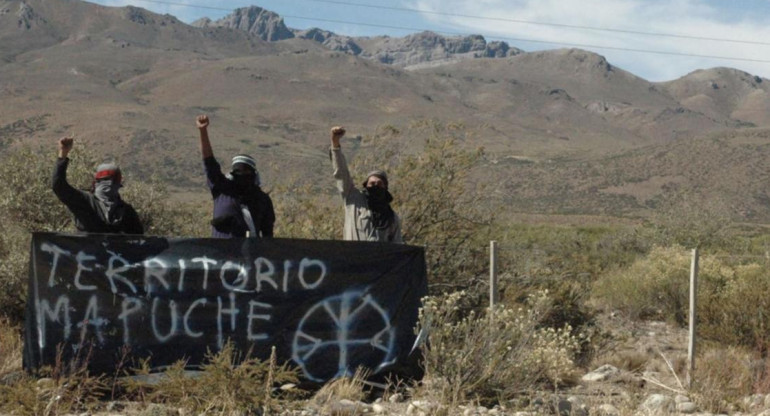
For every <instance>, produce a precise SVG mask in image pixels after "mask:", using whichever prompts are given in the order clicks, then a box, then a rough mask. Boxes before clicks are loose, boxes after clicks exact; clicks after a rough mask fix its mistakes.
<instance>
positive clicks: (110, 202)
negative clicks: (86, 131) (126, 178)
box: [52, 137, 144, 234]
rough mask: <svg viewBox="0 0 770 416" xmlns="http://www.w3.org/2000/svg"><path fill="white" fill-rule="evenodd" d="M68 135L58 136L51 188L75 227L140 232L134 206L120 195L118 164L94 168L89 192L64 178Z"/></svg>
mask: <svg viewBox="0 0 770 416" xmlns="http://www.w3.org/2000/svg"><path fill="white" fill-rule="evenodd" d="M73 145H74V140H73V139H72V138H71V137H63V138H61V139H59V158H58V159H57V161H56V168H55V169H54V172H53V181H52V187H53V192H54V193H55V194H56V196H57V197H58V198H59V200H60V201H61V202H62V203H64V205H65V206H67V208H68V209H69V210H70V212H72V215H74V216H75V227H76V228H77V229H78V230H79V231H83V232H87V233H105V234H121V233H122V234H144V227H142V223H141V222H140V221H139V216H138V215H137V214H136V211H134V208H133V207H132V206H131V205H129V204H127V203H126V202H124V201H123V199H121V198H120V193H119V192H118V190H119V189H120V187H121V186H122V185H123V176H122V175H121V172H120V168H119V167H118V166H117V165H115V164H114V163H104V164H101V165H99V166H98V167H97V168H96V173H95V174H94V180H93V184H92V187H91V192H85V191H81V190H78V189H75V188H73V187H72V186H71V185H70V184H69V183H68V182H67V166H68V165H69V158H68V157H67V156H68V155H69V152H70V150H72V147H73Z"/></svg>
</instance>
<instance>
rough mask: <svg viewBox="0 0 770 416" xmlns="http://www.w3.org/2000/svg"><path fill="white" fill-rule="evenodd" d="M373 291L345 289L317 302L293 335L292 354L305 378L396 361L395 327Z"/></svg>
mask: <svg viewBox="0 0 770 416" xmlns="http://www.w3.org/2000/svg"><path fill="white" fill-rule="evenodd" d="M390 322H391V321H390V316H388V313H387V312H386V311H385V309H383V308H382V306H380V305H379V304H378V303H377V302H376V301H375V300H374V298H373V297H372V295H370V294H364V293H363V292H345V293H343V294H341V295H338V296H332V297H329V298H326V299H324V300H322V301H320V302H318V303H316V304H315V305H313V306H312V307H311V308H310V309H309V310H308V311H307V313H306V314H305V316H303V317H302V320H300V322H299V325H298V327H297V332H296V333H295V334H294V342H293V343H292V358H293V359H294V361H295V362H296V363H297V364H298V365H299V366H300V368H302V371H303V372H304V373H305V377H307V378H308V379H310V380H313V381H319V382H320V381H326V380H330V379H333V378H336V377H342V376H345V375H352V374H353V373H354V372H355V370H356V368H358V367H359V366H364V367H367V368H370V369H373V370H375V371H377V370H378V369H380V368H382V367H384V366H386V365H388V364H391V363H392V362H393V361H394V356H395V352H394V346H395V328H393V326H391V324H390Z"/></svg>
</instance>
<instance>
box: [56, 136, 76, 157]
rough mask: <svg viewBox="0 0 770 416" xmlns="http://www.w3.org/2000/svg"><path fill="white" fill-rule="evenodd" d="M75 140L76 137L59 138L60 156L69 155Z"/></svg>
mask: <svg viewBox="0 0 770 416" xmlns="http://www.w3.org/2000/svg"><path fill="white" fill-rule="evenodd" d="M74 142H75V139H73V138H72V137H62V138H61V139H59V157H61V158H65V157H67V154H69V152H70V150H72V146H73V144H74Z"/></svg>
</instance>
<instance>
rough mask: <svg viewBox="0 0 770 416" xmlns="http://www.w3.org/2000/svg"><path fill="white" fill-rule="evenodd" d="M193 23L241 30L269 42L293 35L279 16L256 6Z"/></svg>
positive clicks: (200, 25) (201, 25)
mask: <svg viewBox="0 0 770 416" xmlns="http://www.w3.org/2000/svg"><path fill="white" fill-rule="evenodd" d="M194 25H195V26H198V27H225V28H230V29H237V30H242V31H244V32H248V33H249V34H251V35H253V36H256V37H258V38H260V39H262V40H266V41H270V42H275V41H279V40H284V39H290V38H293V37H294V32H292V31H291V30H289V28H287V27H286V24H285V23H284V22H283V18H282V17H281V16H279V15H277V14H276V13H274V12H271V11H269V10H265V9H263V8H261V7H257V6H250V7H243V8H240V9H235V11H233V12H232V13H230V14H229V15H227V16H225V17H223V18H221V19H219V20H217V21H215V22H212V21H211V20H210V19H199V20H197V21H196V22H195V24H194Z"/></svg>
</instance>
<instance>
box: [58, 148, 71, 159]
mask: <svg viewBox="0 0 770 416" xmlns="http://www.w3.org/2000/svg"><path fill="white" fill-rule="evenodd" d="M68 155H69V152H67V151H64V150H61V149H59V159H66V158H67V156H68Z"/></svg>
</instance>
